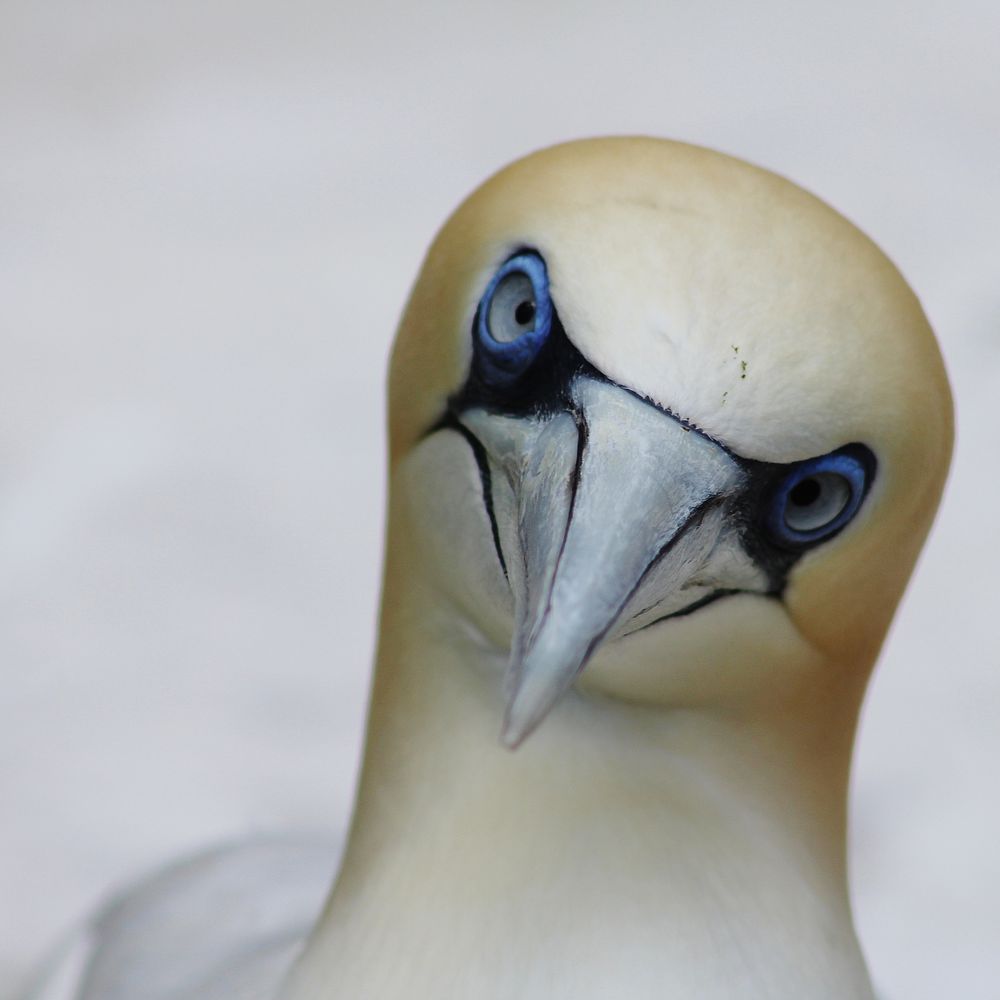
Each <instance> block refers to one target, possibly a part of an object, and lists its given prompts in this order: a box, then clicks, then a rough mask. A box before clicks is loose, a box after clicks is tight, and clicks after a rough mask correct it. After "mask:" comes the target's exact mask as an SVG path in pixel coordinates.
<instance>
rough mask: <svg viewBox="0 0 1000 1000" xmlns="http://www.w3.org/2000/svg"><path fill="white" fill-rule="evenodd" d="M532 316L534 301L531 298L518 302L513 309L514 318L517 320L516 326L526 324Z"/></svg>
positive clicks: (533, 316) (533, 313) (533, 314)
mask: <svg viewBox="0 0 1000 1000" xmlns="http://www.w3.org/2000/svg"><path fill="white" fill-rule="evenodd" d="M534 318H535V303H534V302H532V301H531V299H525V300H524V301H523V302H519V303H518V305H517V308H516V309H515V310H514V319H515V320H517V323H518V326H528V325H529V324H530V323H531V321H532V320H533V319H534Z"/></svg>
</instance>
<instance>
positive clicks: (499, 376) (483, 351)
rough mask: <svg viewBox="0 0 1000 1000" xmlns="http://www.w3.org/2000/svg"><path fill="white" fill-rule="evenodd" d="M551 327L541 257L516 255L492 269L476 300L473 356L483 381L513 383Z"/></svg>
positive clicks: (528, 363)
mask: <svg viewBox="0 0 1000 1000" xmlns="http://www.w3.org/2000/svg"><path fill="white" fill-rule="evenodd" d="M551 328H552V300H551V299H550V298H549V278H548V273H547V271H546V269H545V261H543V260H542V258H541V257H540V256H539V255H538V254H536V253H530V252H524V253H519V254H517V255H516V256H514V257H511V258H510V260H508V261H507V262H506V263H505V264H504V265H503V266H502V267H501V268H500V270H499V271H497V273H496V274H495V275H494V276H493V279H492V281H490V283H489V286H488V287H487V289H486V292H485V294H484V295H483V298H482V301H481V302H480V303H479V312H478V314H477V317H476V330H475V333H476V347H477V350H476V357H477V362H478V364H479V368H480V370H481V373H482V375H483V377H484V378H485V379H486V381H487V382H488V383H490V384H492V385H495V386H497V387H506V386H509V385H511V384H513V383H514V382H515V381H516V380H517V379H518V378H519V377H520V376H521V375H522V374H524V372H525V371H527V369H528V368H529V367H530V366H531V363H532V362H533V361H534V360H535V358H536V357H537V356H538V353H539V351H541V349H542V347H543V345H544V344H545V341H546V340H547V339H548V336H549V331H550V330H551Z"/></svg>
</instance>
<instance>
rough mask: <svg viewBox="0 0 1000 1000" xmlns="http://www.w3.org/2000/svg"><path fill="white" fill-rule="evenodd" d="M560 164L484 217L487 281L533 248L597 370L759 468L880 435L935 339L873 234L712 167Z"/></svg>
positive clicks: (491, 193)
mask: <svg viewBox="0 0 1000 1000" xmlns="http://www.w3.org/2000/svg"><path fill="white" fill-rule="evenodd" d="M557 152H559V153H561V154H562V155H557V156H554V157H552V158H551V160H549V161H548V162H541V163H538V162H535V163H534V164H532V161H527V163H525V164H524V165H523V166H524V167H525V168H527V167H529V166H531V167H533V169H522V170H517V169H514V170H512V171H509V172H508V173H507V174H502V175H500V176H499V177H498V178H496V179H494V181H493V182H492V184H490V185H488V186H487V188H486V189H484V191H483V195H484V197H483V199H482V203H481V204H478V205H477V204H476V203H475V200H474V201H473V202H472V203H470V206H469V207H470V208H471V209H472V210H473V211H472V213H471V215H472V217H473V225H472V226H471V227H470V228H471V229H472V230H473V231H479V232H481V233H482V235H483V239H482V241H481V242H482V243H483V245H484V247H485V248H488V249H489V251H490V252H489V253H487V255H486V256H487V259H486V260H484V261H483V262H482V274H483V276H484V277H485V275H486V273H487V272H488V271H489V270H490V269H492V267H494V266H495V264H496V262H497V259H498V257H500V258H502V256H503V254H504V252H505V251H507V250H509V249H511V248H513V247H515V246H517V245H525V244H527V245H530V246H533V247H535V248H536V249H537V250H538V251H539V252H540V253H541V254H542V255H543V256H544V257H545V259H546V262H547V264H548V268H549V275H550V281H551V291H552V296H553V300H554V302H555V304H556V308H557V310H558V312H559V315H560V317H561V319H562V321H563V324H564V326H565V328H566V332H567V334H568V336H569V338H570V339H571V340H572V341H573V342H574V343H575V344H576V346H577V347H578V348H579V349H580V351H581V352H582V353H583V354H584V355H585V356H586V357H587V358H588V359H589V360H590V361H591V362H592V363H593V364H594V365H595V366H596V367H598V368H599V369H600V370H601V371H603V372H604V373H605V374H606V375H608V376H609V377H610V378H612V379H614V380H615V381H616V382H619V383H621V384H623V385H627V386H628V387H630V388H632V389H634V390H636V391H637V392H639V393H641V394H643V395H645V396H648V397H649V398H651V399H653V400H655V401H656V402H657V403H659V404H660V405H661V406H664V407H666V408H669V409H670V410H672V411H673V412H675V413H677V414H679V415H681V416H683V417H685V418H687V419H688V420H690V421H692V422H693V423H695V424H697V425H698V426H700V427H702V428H703V429H704V430H706V431H707V432H708V433H710V434H712V435H713V436H714V437H716V438H718V439H719V440H721V441H723V442H724V443H726V444H727V445H728V446H729V447H731V448H732V449H733V450H734V451H736V452H738V453H740V454H742V455H744V456H746V457H750V458H759V459H767V460H771V461H790V460H793V459H797V458H802V457H806V456H808V455H814V454H817V453H820V452H823V451H829V450H831V449H833V448H835V447H837V446H839V445H841V444H844V443H846V442H848V441H852V440H862V441H864V440H866V439H868V438H870V437H871V436H872V434H873V433H876V434H877V428H878V427H879V426H880V425H881V424H882V423H884V422H883V421H882V420H881V417H882V410H883V408H884V406H885V402H886V394H887V393H888V394H889V396H890V397H891V396H892V395H893V394H894V393H896V394H898V393H905V390H906V388H907V383H911V382H912V381H913V377H914V374H918V373H917V372H915V369H919V357H918V356H915V353H914V352H915V350H916V349H918V348H919V346H920V344H921V343H922V342H923V341H926V340H927V339H928V338H929V331H926V329H924V331H923V332H922V331H921V328H926V322H925V321H924V319H923V316H922V313H921V312H920V309H919V306H918V305H917V303H916V301H915V299H914V298H913V296H912V294H911V293H910V291H909V289H908V288H907V286H906V284H905V283H904V282H903V280H902V279H901V278H900V276H899V275H898V273H897V272H896V270H895V268H894V267H893V266H892V265H891V264H890V263H889V261H888V260H887V259H886V258H885V257H884V256H883V255H882V254H881V253H880V251H878V250H877V248H876V247H875V246H874V245H873V244H872V243H871V242H870V241H869V240H868V239H867V238H866V237H865V236H864V235H863V234H861V233H860V232H859V231H858V230H857V229H856V228H855V227H853V226H852V225H851V224H850V223H848V222H847V221H846V220H844V219H843V218H841V217H840V216H839V215H837V214H836V213H835V212H833V211H832V210H831V209H829V208H828V207H827V206H825V205H824V204H822V203H821V202H819V201H818V200H817V199H815V198H813V197H812V196H811V195H809V194H807V193H806V192H804V191H802V190H801V189H799V188H796V187H795V186H794V185H792V184H790V183H788V182H787V181H784V180H782V179H780V178H777V177H775V176H773V175H770V174H767V173H765V172H764V171H760V170H757V169H755V168H752V167H748V166H747V165H745V164H742V163H738V162H737V161H733V160H729V159H728V158H725V157H721V156H718V155H717V154H710V153H707V152H706V151H702V150H692V149H690V148H689V147H676V146H673V145H672V144H661V143H655V144H653V145H652V147H647V146H646V145H645V144H643V143H641V142H640V143H639V144H638V145H636V146H634V147H632V148H627V147H626V148H623V149H615V148H614V146H613V145H612V147H611V148H608V147H598V148H596V149H594V148H587V147H584V148H582V149H581V148H574V147H563V148H562V149H561V150H558V151H557ZM483 280H484V278H483V277H480V278H478V280H477V281H475V282H474V283H473V289H474V290H473V291H472V294H471V298H476V297H477V296H478V294H479V293H480V291H481V285H482V284H483ZM873 427H874V428H876V429H875V430H874V431H873Z"/></svg>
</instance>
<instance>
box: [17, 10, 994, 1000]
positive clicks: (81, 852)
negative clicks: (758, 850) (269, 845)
mask: <svg viewBox="0 0 1000 1000" xmlns="http://www.w3.org/2000/svg"><path fill="white" fill-rule="evenodd" d="M612 8H613V9H612ZM998 38H1000V5H997V4H996V3H995V2H994V0H980V2H976V0H960V2H957V3H952V4H932V3H903V2H901V0H900V2H891V3H887V2H884V0H883V2H879V0H875V2H872V0H866V2H864V3H862V2H850V3H841V4H822V5H820V4H808V3H800V2H796V0H764V2H762V3H755V4H748V3H744V2H736V0H732V2H727V0H706V2H701V3H697V4H695V3H681V2H662V0H661V2H658V3H641V2H623V3H617V4H614V5H611V4H609V3H599V2H588V3H568V2H553V3H548V4H544V5H542V4H535V3H527V2H522V0H509V2H507V3H505V4H502V5H500V4H491V5H488V4H478V3H463V4H460V3H458V2H457V0H431V2H429V3H424V4H413V5H404V4H400V3H395V4H390V3H385V2H369V3H367V4H345V3H319V2H312V0H288V2H283V3H276V2H270V3H261V2H249V3H237V2H235V0H207V2H206V0H202V2H197V3H195V2H178V3H134V2H128V0H97V2H94V3H80V2H72V0H62V2H60V0H51V2H48V3H38V2H36V0H6V2H5V3H4V4H3V7H2V11H0V149H2V155H0V348H2V364H0V663H2V671H3V674H2V685H0V996H4V997H6V996H7V995H9V993H10V991H11V990H12V988H13V987H14V985H15V984H16V982H17V981H18V979H19V978H20V977H21V976H22V975H23V974H24V972H25V969H26V968H27V966H28V964H29V963H30V962H31V961H32V960H33V959H35V958H36V957H37V955H38V952H39V950H40V949H42V948H43V947H44V946H45V944H46V942H49V941H51V940H52V938H53V936H54V935H56V934H58V933H59V932H60V930H62V929H64V928H66V927H67V926H68V925H69V924H70V923H71V922H72V921H73V920H74V919H75V918H77V917H79V916H80V915H81V914H83V913H84V912H85V911H86V910H87V908H88V907H90V906H91V905H92V904H93V903H94V902H95V901H96V900H98V899H99V898H100V896H101V894H102V893H103V892H104V891H105V890H106V889H107V887H108V886H110V885H112V884H113V883H115V882H116V881H118V880H121V879H123V878H127V877H129V876H132V875H134V874H135V873H138V872H141V871H143V870H144V869H146V868H147V867H148V866H150V865H154V864H156V863H157V862H159V861H160V860H162V859H164V858H167V857H170V856H172V855H176V854H178V853H179V852H183V851H187V850H191V849H193V848H196V847H198V846H200V845H203V844H206V843H208V842H213V841H218V840H220V839H225V838H230V837H233V836H238V835H241V834H243V833H245V832H247V831H269V830H275V829H283V828H286V827H289V826H295V827H303V826H304V827H309V828H317V827H335V826H338V825H340V824H342V823H343V820H344V817H345V816H346V813H347V810H348V808H349V802H350V797H351V789H352V782H353V778H354V769H355V764H356V760H357V747H358V740H359V735H360V728H361V719H362V713H363V702H364V692H365V686H366V680H367V674H368V662H369V657H370V652H371V647H372V637H373V632H374V602H375V598H376V589H377V579H378V570H379V567H378V562H379V549H380V532H381V523H380V522H381V513H382V490H383V479H382V469H381V465H382V431H383V415H382V410H383V402H384V397H383V387H382V382H383V374H382V373H383V366H384V362H385V358H386V354H387V350H388V346H389V341H390V337H391V333H392V329H393V326H394V323H395V320H396V317H397V315H398V313H399V310H400V307H401V304H402V302H403V300H404V297H405V295H406V292H407V289H408V286H409V283H410V282H411V280H412V278H413V276H414V274H415V272H416V269H417V267H418V264H419V261H420V257H421V254H422V252H423V250H424V248H425V246H426V244H427V242H428V241H429V239H430V237H431V236H432V234H433V232H434V230H435V229H436V227H437V226H438V225H439V224H440V222H441V221H442V219H443V218H444V216H445V215H446V214H447V213H448V212H449V211H450V210H451V208H452V207H453V206H454V205H455V204H456V202H457V201H458V200H459V199H460V198H461V197H462V196H463V195H464V194H465V193H466V192H467V191H469V190H470V189H471V188H472V187H473V186H475V185H476V184H477V183H478V182H479V181H480V180H481V179H482V178H483V177H484V176H485V175H486V174H488V173H489V172H491V171H492V170H494V169H495V168H497V167H498V166H500V165H501V164H503V163H504V162H506V161H508V160H510V159H512V158H514V157H516V156H518V155H520V154H522V153H525V152H527V151H529V150H531V149H532V148H535V147H538V146H541V145H547V144H549V143H551V142H554V141H557V140H561V139H566V138H571V137H576V136H582V135H591V134H601V133H632V132H641V133H652V134H656V135H666V136H674V137H679V138H684V139H687V140H689V141H693V142H698V143H703V144H706V145H710V146H714V147H717V148H720V149H722V150H725V151H727V152H731V153H734V154H736V155H739V156H743V157H746V158H749V159H751V160H754V161H757V162H758V163H761V164H763V165H765V166H768V167H771V168H773V169H776V170H778V171H780V172H782V173H785V174H787V175H788V176H790V177H792V178H794V179H795V180H797V181H798V182H800V183H801V184H804V185H805V186H807V187H809V188H811V189H812V190H814V191H816V192H817V193H819V194H820V195H821V196H823V197H824V198H826V199H827V200H828V201H830V202H831V203H832V204H833V205H835V206H836V207H838V208H839V209H840V210H841V211H843V212H844V213H846V214H847V215H848V216H849V217H851V218H853V219H855V220H856V221H857V222H858V223H860V224H861V225H862V227H863V228H865V229H866V230H867V231H868V232H869V233H870V234H871V235H872V236H873V237H874V238H875V240H876V241H877V242H878V243H880V244H881V245H882V246H883V247H884V248H885V249H886V250H887V252H888V253H889V254H890V255H891V256H892V257H893V258H894V259H895V260H896V261H897V262H898V263H899V265H900V266H901V268H902V270H903V272H904V273H905V274H906V275H907V276H908V277H909V279H910V281H911V282H912V283H913V284H914V286H915V287H916V288H917V290H918V292H919V294H920V295H921V297H922V300H923V302H924V304H925V307H926V308H927V311H928V312H929V314H930V317H931V320H932V322H933V323H934V325H935V326H936V328H937V330H938V331H939V334H940V337H941V340H942V343H943V346H944V350H945V354H946V356H947V359H948V362H949V365H950V369H951V373H952V376H953V379H954V386H955V390H956V396H957V399H958V402H959V415H960V438H959V448H958V452H957V461H956V465H955V468H954V475H953V479H952V481H951V484H950V487H949V490H948V493H947V496H946V500H945V505H944V508H943V510H942V513H941V516H940V519H939V521H938V524H937V527H936V530H935V533H934V535H933V538H932V542H931V545H930V547H929V549H928V550H927V553H926V555H925V557H924V559H923V561H922V564H921V566H920V570H919V575H918V577H917V579H916V581H915V582H914V584H913V586H912V588H911V590H910V592H909V595H908V597H907V599H906V602H905V606H904V608H903V611H902V614H901V615H900V617H899V619H898V622H897V625H896V627H895V629H894V632H893V634H892V636H891V639H890V642H889V644H888V646H887V649H886V651H885V655H884V658H883V661H882V664H881V667H880V669H879V671H878V674H877V679H876V681H875V683H874V686H873V688H872V691H871V696H870V698H869V701H868V704H867V707H866V711H865V715H864V720H863V725H862V731H861V739H860V752H859V758H858V765H857V770H856V774H855V781H854V789H853V826H852V837H851V839H852V848H853V867H852V882H853V890H854V898H855V901H856V907H857V916H858V922H859V926H860V932H861V936H862V938H863V941H864V944H865V948H866V951H867V953H868V956H869V958H870V961H871V964H872V967H873V970H874V973H875V976H876V979H877V981H878V982H879V984H880V986H881V988H882V989H883V990H884V992H885V995H886V996H887V997H888V998H891V1000H895V998H911V1000H932V998H940V997H942V996H953V997H962V998H964V1000H996V998H997V997H998V996H1000V986H998V985H997V983H998V981H1000V943H998V942H1000V851H998V849H997V844H998V840H1000V837H998V834H1000V805H998V794H1000V793H998V788H1000V781H998V779H997V769H998V765H1000V725H998V721H997V720H998V715H1000V639H998V636H997V631H996V616H997V609H996V597H997V595H998V593H1000V585H998V582H997V571H996V567H997V565H998V561H1000V530H998V528H997V520H996V513H995V511H996V493H997V487H998V485H1000V477H998V474H997V471H996V463H997V454H998V444H1000V421H998V419H997V415H996V405H997V404H996V401H997V399H998V395H1000V68H998V62H997V55H996V46H997V40H998Z"/></svg>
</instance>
